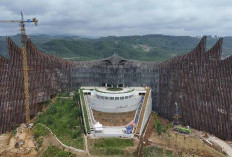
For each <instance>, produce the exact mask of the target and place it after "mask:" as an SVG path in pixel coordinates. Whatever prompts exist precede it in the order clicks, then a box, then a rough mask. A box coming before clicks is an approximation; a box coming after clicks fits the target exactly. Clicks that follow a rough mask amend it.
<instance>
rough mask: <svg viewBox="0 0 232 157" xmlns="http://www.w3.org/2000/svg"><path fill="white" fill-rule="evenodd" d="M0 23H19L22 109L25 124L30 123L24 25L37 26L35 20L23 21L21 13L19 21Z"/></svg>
mask: <svg viewBox="0 0 232 157" xmlns="http://www.w3.org/2000/svg"><path fill="white" fill-rule="evenodd" d="M0 22H15V23H19V25H20V27H21V28H20V30H21V43H22V58H23V63H22V64H23V80H24V81H23V85H24V103H25V104H24V107H25V115H26V123H29V122H30V108H29V86H28V67H27V49H26V43H27V38H26V31H25V24H26V23H34V24H35V26H37V24H38V20H37V19H36V18H33V19H27V20H24V17H23V13H22V12H21V20H0Z"/></svg>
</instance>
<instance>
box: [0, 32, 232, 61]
mask: <svg viewBox="0 0 232 157" xmlns="http://www.w3.org/2000/svg"><path fill="white" fill-rule="evenodd" d="M19 37H20V36H19V35H16V36H13V37H12V38H13V40H14V41H15V42H17V43H19V41H20V40H19ZM30 37H31V39H32V41H33V42H34V44H35V45H36V47H37V48H39V49H40V50H42V51H44V52H46V53H49V54H53V55H56V56H59V57H63V58H70V59H72V60H92V59H101V58H106V57H109V56H111V55H112V54H114V53H117V54H119V55H120V56H122V57H124V58H128V59H135V60H146V61H163V60H167V59H168V58H170V57H173V56H176V55H180V54H184V53H187V52H189V51H191V50H192V49H193V48H194V47H195V46H196V45H197V43H198V42H199V41H200V37H190V36H167V35H144V36H122V37H114V36H110V37H102V38H98V39H89V38H81V37H77V36H48V35H38V36H30ZM4 39H5V37H0V53H2V54H3V53H4V52H5V51H6V46H5V45H4V41H3V40H4ZM217 40H218V38H217V37H208V38H207V49H209V48H210V47H212V46H213V44H214V43H215V42H216V41H217ZM231 54H232V37H225V38H224V42H223V57H226V56H228V55H231ZM4 55H5V54H4Z"/></svg>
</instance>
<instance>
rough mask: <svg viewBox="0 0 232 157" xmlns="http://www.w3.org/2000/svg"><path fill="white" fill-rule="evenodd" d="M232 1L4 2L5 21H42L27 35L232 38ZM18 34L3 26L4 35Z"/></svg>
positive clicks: (0, 29) (1, 16) (0, 3)
mask: <svg viewBox="0 0 232 157" xmlns="http://www.w3.org/2000/svg"><path fill="white" fill-rule="evenodd" d="M231 8H232V1H231V0H221V1H211V0H194V1H186V0H172V1H168V0H166V1H164V0H143V1H141V0H127V1H125V0H115V1H110V0H78V1H77V0H69V1H66V0H49V1H48V0H40V1H30V0H7V1H5V0H0V10H1V14H0V19H3V20H6V19H19V18H20V11H21V10H22V11H23V12H24V14H25V17H26V18H32V17H35V16H36V17H37V18H38V19H39V26H38V27H34V26H33V25H32V24H28V25H27V32H28V33H36V34H53V35H57V34H69V35H85V36H108V35H118V36H119V35H143V34H170V35H191V36H199V35H215V34H216V35H219V36H227V35H232V30H231V26H232V16H230V15H231V14H232V9H231ZM18 32H19V27H18V26H17V24H3V23H0V35H11V34H16V33H18Z"/></svg>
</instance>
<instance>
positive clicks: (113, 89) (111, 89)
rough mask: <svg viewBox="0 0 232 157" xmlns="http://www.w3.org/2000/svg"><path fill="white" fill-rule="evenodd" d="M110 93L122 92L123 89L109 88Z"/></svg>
mask: <svg viewBox="0 0 232 157" xmlns="http://www.w3.org/2000/svg"><path fill="white" fill-rule="evenodd" d="M107 90H109V91H121V90H122V88H107Z"/></svg>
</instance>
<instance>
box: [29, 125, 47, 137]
mask: <svg viewBox="0 0 232 157" xmlns="http://www.w3.org/2000/svg"><path fill="white" fill-rule="evenodd" d="M33 134H34V137H35V139H37V138H39V137H41V136H46V135H48V131H47V129H46V128H44V127H43V126H41V125H39V124H36V125H35V127H34V128H33Z"/></svg>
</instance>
